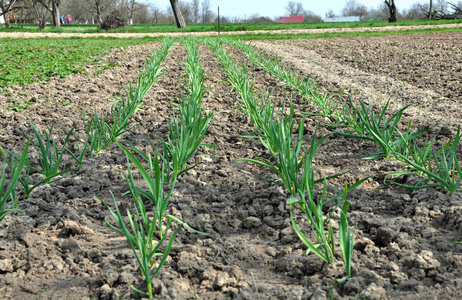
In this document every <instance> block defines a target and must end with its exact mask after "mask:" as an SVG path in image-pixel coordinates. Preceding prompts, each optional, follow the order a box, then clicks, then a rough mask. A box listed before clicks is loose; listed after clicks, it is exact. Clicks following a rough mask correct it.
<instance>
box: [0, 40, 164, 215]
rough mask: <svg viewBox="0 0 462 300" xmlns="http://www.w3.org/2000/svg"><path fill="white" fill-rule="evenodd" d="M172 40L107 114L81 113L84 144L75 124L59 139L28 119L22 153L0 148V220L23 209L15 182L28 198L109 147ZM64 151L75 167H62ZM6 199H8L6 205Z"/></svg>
mask: <svg viewBox="0 0 462 300" xmlns="http://www.w3.org/2000/svg"><path fill="white" fill-rule="evenodd" d="M172 44H173V39H172V38H166V39H164V40H163V43H162V47H161V48H160V49H158V50H157V51H155V52H154V53H153V54H152V56H151V57H150V58H149V59H148V60H147V61H146V66H145V68H144V69H143V70H142V71H141V72H140V73H139V74H138V79H137V84H136V87H134V86H133V85H132V84H131V83H130V84H129V86H128V87H127V88H126V89H125V90H124V91H125V94H124V95H121V96H120V97H118V98H116V101H115V102H114V104H113V105H112V107H111V112H110V113H109V114H105V113H104V112H103V113H101V114H100V115H99V116H98V114H97V113H96V111H95V114H94V115H93V117H92V118H91V120H90V121H89V122H88V123H87V122H86V121H85V114H84V117H83V120H84V121H83V122H84V127H85V131H86V140H85V143H84V145H83V147H81V146H80V145H79V142H78V138H77V135H76V133H75V126H74V127H73V128H71V130H70V131H69V132H68V133H67V134H66V136H65V138H64V140H62V141H61V143H58V142H57V140H56V139H55V138H53V127H54V125H52V126H51V127H50V128H47V131H46V132H45V134H41V133H40V131H39V129H38V128H37V127H36V126H35V125H34V124H33V123H32V122H29V121H27V122H28V124H29V125H30V127H31V129H32V131H33V135H32V136H29V135H27V134H26V133H25V132H23V135H24V137H25V139H26V140H27V143H26V146H25V149H24V150H23V152H22V155H20V156H19V155H17V154H15V153H13V152H12V151H6V152H5V151H4V150H3V149H1V152H2V158H3V162H2V166H3V171H2V177H1V179H0V197H1V200H0V221H1V220H2V219H3V217H4V216H5V215H6V214H8V213H11V212H16V211H19V212H22V211H21V210H19V209H17V203H18V199H19V196H18V195H17V193H16V189H17V186H18V185H19V189H20V191H21V192H22V193H23V194H24V195H25V197H26V198H29V197H30V195H31V193H32V191H33V190H34V189H36V188H37V187H39V186H40V185H42V184H44V183H52V182H54V181H57V180H60V179H62V178H64V177H65V176H67V175H69V174H70V173H71V172H73V171H76V170H78V169H79V168H80V167H81V166H82V161H83V159H84V158H85V157H86V156H87V157H91V156H92V155H93V153H94V152H95V153H96V154H98V153H99V151H100V150H101V149H102V148H107V147H109V145H110V143H113V142H115V141H116V140H118V139H120V138H121V135H122V134H123V133H124V132H125V130H126V128H127V126H128V125H129V124H130V117H131V116H132V115H133V114H134V113H135V112H136V110H137V109H138V108H139V107H140V106H141V104H142V99H143V97H144V96H145V95H146V93H147V92H148V91H149V90H150V89H151V88H152V86H153V85H154V84H155V83H156V82H158V81H159V79H160V77H161V75H162V69H163V67H162V65H161V63H162V62H163V61H164V59H165V57H166V56H167V54H168V51H169V49H170V47H171V46H172ZM71 138H74V142H75V144H71ZM71 146H73V148H74V149H76V151H77V153H74V152H73V151H71V150H70V148H71ZM29 148H33V149H35V151H36V152H37V154H38V165H37V166H34V165H33V164H31V162H30V160H29ZM7 153H8V155H7ZM65 154H69V155H70V156H71V157H72V158H73V159H74V160H75V162H76V164H77V166H76V167H69V166H67V165H66V166H64V167H63V164H62V162H63V158H64V155H65ZM7 166H8V168H9V169H10V172H11V175H10V182H9V186H8V188H6V175H7V174H6V168H7ZM31 173H38V174H40V175H41V177H42V178H41V179H40V180H38V181H36V182H33V181H32V180H31V176H30V175H31ZM8 199H10V200H11V202H10V203H8V205H7V202H8Z"/></svg>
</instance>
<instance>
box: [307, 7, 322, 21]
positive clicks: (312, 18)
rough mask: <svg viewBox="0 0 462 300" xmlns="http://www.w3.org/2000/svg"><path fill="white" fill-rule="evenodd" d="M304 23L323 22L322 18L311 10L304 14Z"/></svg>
mask: <svg viewBox="0 0 462 300" xmlns="http://www.w3.org/2000/svg"><path fill="white" fill-rule="evenodd" d="M303 22H323V20H322V18H321V16H319V15H317V14H315V13H314V12H312V11H311V10H305V11H304V12H303Z"/></svg>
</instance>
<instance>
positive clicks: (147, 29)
mask: <svg viewBox="0 0 462 300" xmlns="http://www.w3.org/2000/svg"><path fill="white" fill-rule="evenodd" d="M461 22H462V20H439V21H428V20H403V21H398V22H396V23H389V22H387V21H364V22H347V23H327V22H309V23H237V24H234V23H225V24H221V25H220V31H223V32H225V31H254V30H291V29H323V28H360V27H384V26H416V25H438V24H452V23H461ZM209 31H218V25H217V24H216V23H210V24H187V27H186V28H185V29H178V28H177V27H176V25H175V24H135V25H132V26H129V27H125V28H119V29H114V30H110V31H109V32H112V33H159V32H209ZM0 32H62V33H99V32H105V31H103V30H100V29H98V27H97V25H90V24H88V25H87V24H70V25H67V24H64V25H61V27H60V28H54V27H53V26H51V25H48V26H47V27H46V28H45V29H44V30H42V31H40V30H38V28H37V25H35V24H25V25H24V27H23V28H19V25H17V24H11V28H9V29H8V28H5V26H4V25H2V26H1V27H0Z"/></svg>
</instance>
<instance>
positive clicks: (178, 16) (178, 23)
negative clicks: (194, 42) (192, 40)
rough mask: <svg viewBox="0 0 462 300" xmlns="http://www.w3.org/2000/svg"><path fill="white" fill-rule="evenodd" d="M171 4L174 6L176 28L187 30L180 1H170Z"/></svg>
mask: <svg viewBox="0 0 462 300" xmlns="http://www.w3.org/2000/svg"><path fill="white" fill-rule="evenodd" d="M170 4H171V5H172V10H173V14H174V15H175V20H176V26H177V27H178V28H186V23H185V22H184V19H183V15H182V14H181V11H180V6H179V5H178V0H170Z"/></svg>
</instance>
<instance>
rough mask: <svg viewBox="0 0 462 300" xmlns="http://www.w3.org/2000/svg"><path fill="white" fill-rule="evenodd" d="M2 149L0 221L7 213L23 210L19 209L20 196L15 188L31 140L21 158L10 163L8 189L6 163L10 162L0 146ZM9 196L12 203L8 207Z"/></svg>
mask: <svg viewBox="0 0 462 300" xmlns="http://www.w3.org/2000/svg"><path fill="white" fill-rule="evenodd" d="M0 151H1V152H2V157H3V163H2V165H3V167H2V177H1V179H0V222H1V221H2V220H3V218H5V216H6V215H7V214H10V213H13V212H22V211H21V210H19V209H17V204H18V198H17V197H16V193H15V189H16V185H17V183H18V180H19V177H20V176H21V172H22V170H23V167H24V164H25V163H26V160H27V154H28V151H29V142H27V143H26V146H25V147H24V150H23V152H22V155H21V158H20V159H19V162H18V163H13V164H9V165H10V168H11V180H10V184H9V186H8V188H7V189H6V183H5V180H6V165H7V164H8V163H5V161H6V162H8V159H7V157H6V155H5V151H4V150H3V148H2V147H0ZM8 198H11V200H12V203H11V204H10V205H9V206H8V207H7V206H6V203H7V201H8Z"/></svg>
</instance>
